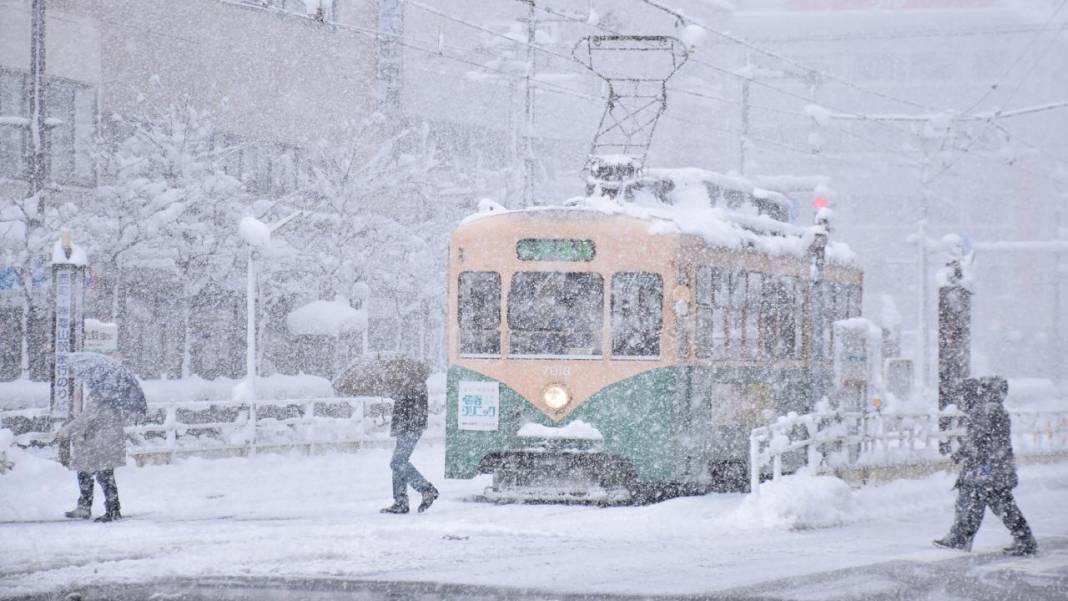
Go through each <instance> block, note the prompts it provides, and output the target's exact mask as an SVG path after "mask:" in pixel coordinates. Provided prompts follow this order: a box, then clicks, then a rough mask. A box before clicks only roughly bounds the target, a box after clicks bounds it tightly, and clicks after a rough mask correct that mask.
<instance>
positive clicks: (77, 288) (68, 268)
mask: <svg viewBox="0 0 1068 601" xmlns="http://www.w3.org/2000/svg"><path fill="white" fill-rule="evenodd" d="M52 269H53V271H52V278H53V281H54V282H55V288H54V291H55V301H56V304H55V320H54V327H55V330H54V331H53V333H52V348H53V351H54V352H55V361H54V367H53V374H52V403H51V409H52V413H53V414H54V415H56V416H57V417H68V416H70V414H71V411H73V410H75V407H74V399H75V382H74V374H73V373H71V369H70V358H69V356H68V355H67V353H71V352H74V351H78V350H81V348H82V323H83V319H82V316H83V310H84V296H83V292H84V290H85V270H84V268H83V267H81V266H78V265H72V264H59V265H55V266H54V267H53V268H52Z"/></svg>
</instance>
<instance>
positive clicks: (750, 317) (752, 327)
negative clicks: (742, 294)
mask: <svg viewBox="0 0 1068 601" xmlns="http://www.w3.org/2000/svg"><path fill="white" fill-rule="evenodd" d="M763 291H764V274H762V273H757V272H755V271H750V272H749V273H748V277H747V278H746V300H747V302H746V304H745V356H746V357H748V358H750V359H755V358H757V357H761V356H763V353H762V351H763V349H762V348H761V346H760V306H761V304H762V300H763V296H764V293H763Z"/></svg>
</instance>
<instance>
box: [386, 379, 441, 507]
mask: <svg viewBox="0 0 1068 601" xmlns="http://www.w3.org/2000/svg"><path fill="white" fill-rule="evenodd" d="M412 371H413V372H418V373H411V374H409V375H408V377H406V378H403V380H405V381H404V382H403V383H402V385H400V386H398V389H397V390H396V393H395V395H394V399H393V401H394V402H393V419H392V422H391V423H390V428H389V433H390V436H393V437H394V438H396V440H397V442H396V447H395V448H394V449H393V458H392V459H391V460H390V462H389V467H390V469H391V470H392V471H393V505H390V506H389V507H386V508H385V509H383V510H382V513H408V486H411V487H412V488H414V489H415V490H416V491H418V492H419V493H420V494H422V501H421V502H420V503H419V512H420V513H422V512H424V511H426V510H427V509H429V508H430V506H431V505H432V504H433V503H434V500H435V499H437V498H438V489H436V488H434V485H433V484H431V483H430V482H429V481H428V480H427V479H426V478H424V477H423V475H422V474H420V473H419V470H417V469H415V466H414V465H412V462H411V461H410V458H411V456H412V451H414V450H415V445H416V443H418V442H419V438H420V437H421V436H422V435H423V432H424V431H426V425H427V405H428V398H427V397H428V395H427V389H426V376H427V373H426V371H427V370H423V369H414V370H412Z"/></svg>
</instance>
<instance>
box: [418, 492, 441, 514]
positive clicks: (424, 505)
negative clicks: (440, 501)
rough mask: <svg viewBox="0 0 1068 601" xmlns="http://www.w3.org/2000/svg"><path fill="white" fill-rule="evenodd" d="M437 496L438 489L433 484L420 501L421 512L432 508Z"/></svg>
mask: <svg viewBox="0 0 1068 601" xmlns="http://www.w3.org/2000/svg"><path fill="white" fill-rule="evenodd" d="M437 498H438V489H436V488H434V487H433V486H431V487H430V490H428V491H426V492H425V493H423V500H422V501H421V502H420V503H419V513H423V512H424V511H426V510H427V509H430V506H431V505H433V504H434V500H435V499H437Z"/></svg>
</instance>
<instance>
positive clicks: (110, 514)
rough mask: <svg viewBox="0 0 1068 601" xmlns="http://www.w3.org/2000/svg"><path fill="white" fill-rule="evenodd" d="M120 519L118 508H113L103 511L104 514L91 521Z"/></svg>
mask: <svg viewBox="0 0 1068 601" xmlns="http://www.w3.org/2000/svg"><path fill="white" fill-rule="evenodd" d="M121 519H122V514H121V513H119V510H118V509H115V510H109V511H105V512H104V515H102V516H100V517H98V518H96V519H95V520H93V521H94V522H100V523H106V522H115V521H118V520H121Z"/></svg>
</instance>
